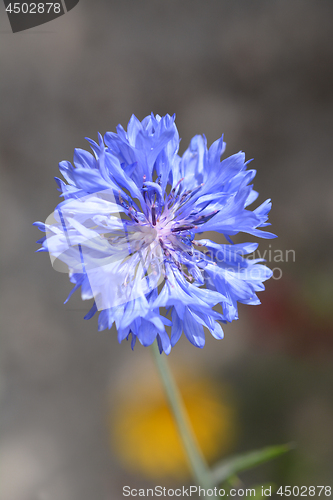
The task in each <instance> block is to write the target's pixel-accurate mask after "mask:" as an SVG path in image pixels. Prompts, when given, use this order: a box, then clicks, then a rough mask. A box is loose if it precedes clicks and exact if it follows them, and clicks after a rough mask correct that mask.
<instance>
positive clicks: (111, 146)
mask: <svg viewBox="0 0 333 500" xmlns="http://www.w3.org/2000/svg"><path fill="white" fill-rule="evenodd" d="M174 119H175V117H174V116H172V117H171V116H169V115H166V116H164V117H160V116H158V115H157V116H154V115H151V116H147V117H146V118H145V119H144V120H143V121H142V122H140V121H139V120H138V119H137V118H136V117H135V116H134V115H133V116H132V118H131V119H130V121H129V123H128V127H127V132H126V131H125V130H124V129H123V127H122V126H121V125H118V127H117V133H113V132H107V133H106V134H105V136H104V138H103V137H102V136H101V135H99V143H98V144H97V143H96V142H94V141H92V140H91V139H88V141H89V143H90V145H91V149H92V151H93V154H91V153H88V152H87V151H84V150H82V149H76V150H75V153H74V166H73V165H72V164H71V163H70V162H68V161H63V162H61V163H60V164H59V168H60V172H61V174H62V175H63V177H64V179H65V180H66V181H67V183H65V182H64V181H62V180H61V179H58V178H56V181H57V184H58V186H59V190H60V192H61V196H62V197H63V198H64V200H63V201H62V202H61V203H59V205H58V206H57V207H56V209H55V211H54V213H53V214H52V216H50V218H49V219H48V220H47V221H46V224H42V223H40V222H37V223H35V224H36V225H37V226H38V227H39V229H41V230H42V231H45V232H46V236H45V237H44V238H42V239H41V240H39V243H41V244H42V247H41V248H40V250H41V251H43V250H44V251H48V252H49V253H50V255H51V258H52V259H53V260H54V259H57V260H58V261H61V262H63V263H65V264H66V265H67V267H68V272H69V276H70V280H71V282H72V283H74V285H75V286H74V289H73V290H72V292H71V294H72V293H73V292H74V291H75V290H76V289H78V288H80V287H81V295H82V299H83V300H85V299H94V304H93V307H92V309H91V311H90V312H89V313H88V314H87V315H86V317H85V318H86V319H89V318H91V317H92V316H93V315H94V314H95V312H96V311H97V310H98V311H100V313H99V320H98V325H99V330H104V329H105V328H111V326H112V324H113V323H114V322H115V323H116V326H117V331H118V339H119V341H122V340H123V339H125V338H127V339H128V338H129V336H130V334H131V335H132V347H133V346H134V344H135V341H136V339H137V338H138V339H139V341H140V342H141V344H143V345H145V346H146V345H150V344H152V342H153V341H154V340H155V339H156V338H157V341H158V344H159V347H160V351H161V352H162V351H165V352H166V353H167V354H168V353H169V352H170V350H171V346H174V345H175V344H176V342H177V341H178V340H179V338H180V336H181V334H182V332H184V333H185V335H186V337H187V338H188V339H189V340H190V342H191V343H192V344H194V345H195V346H197V347H203V346H204V343H205V337H204V327H206V328H207V329H208V330H210V332H211V334H212V335H213V336H214V337H215V338H217V339H221V338H223V331H222V328H221V325H220V322H222V323H226V322H227V321H229V322H230V321H232V320H234V319H237V317H238V312H237V303H238V302H241V303H244V304H259V303H260V302H259V300H258V298H257V296H256V292H258V291H261V290H263V289H264V285H263V281H265V280H266V279H268V278H270V277H271V275H272V272H271V271H270V270H269V269H268V268H267V267H266V266H265V265H263V264H260V261H262V260H263V259H256V260H253V259H246V258H245V257H244V255H246V254H249V253H252V252H254V251H255V250H256V248H257V246H258V245H257V244H256V243H242V244H233V242H232V240H231V237H232V236H234V235H236V234H237V233H239V232H245V233H248V234H250V235H253V236H260V237H263V238H274V237H275V235H274V234H272V233H269V232H266V231H263V230H262V229H261V228H263V227H265V226H267V225H269V224H268V223H267V219H268V212H269V210H270V208H271V203H270V200H267V201H265V202H264V203H263V204H262V205H260V206H259V207H258V208H256V209H255V210H253V211H251V210H249V209H248V208H247V207H248V206H249V205H250V204H251V203H253V202H254V201H255V200H256V198H257V196H258V193H257V192H256V191H254V190H253V186H252V185H251V184H249V183H250V182H251V181H252V179H253V178H254V176H255V174H256V172H255V170H247V164H248V162H245V155H244V153H242V152H239V153H237V154H234V155H232V156H230V157H229V158H226V159H224V160H222V161H221V156H222V154H223V152H224V150H225V143H224V142H223V138H221V139H219V140H217V141H216V142H214V143H213V144H212V146H211V147H210V148H209V150H208V149H207V145H206V139H205V137H204V136H200V135H197V136H195V137H193V139H192V140H191V143H190V146H189V148H188V149H187V150H186V151H185V153H184V154H183V156H182V157H180V156H179V155H178V146H179V135H178V131H177V128H176V125H175V123H174ZM206 231H214V232H216V233H220V234H221V235H222V237H225V240H226V243H225V244H222V243H216V242H215V241H211V240H210V239H197V237H198V235H200V234H201V233H203V232H206ZM71 294H70V295H71ZM68 298H69V297H68ZM67 300H68V299H67ZM216 306H218V307H216ZM164 308H166V311H165V310H164ZM218 309H219V310H218ZM163 312H164V313H163ZM167 316H169V317H167ZM166 325H169V326H171V338H170V337H169V335H168V333H167V331H166V329H165V326H166Z"/></svg>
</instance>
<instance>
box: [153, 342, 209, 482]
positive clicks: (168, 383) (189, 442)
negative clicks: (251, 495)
mask: <svg viewBox="0 0 333 500" xmlns="http://www.w3.org/2000/svg"><path fill="white" fill-rule="evenodd" d="M152 352H153V355H154V360H155V363H156V366H157V369H158V371H159V374H160V376H161V380H162V383H163V386H164V390H165V393H166V395H167V398H168V402H169V405H170V408H171V410H172V413H173V416H174V419H175V421H176V424H177V427H178V431H179V434H180V437H181V440H182V443H183V446H184V449H185V452H186V456H187V459H188V462H189V465H190V468H191V471H192V474H193V478H194V479H195V480H196V482H197V484H198V485H199V486H201V487H202V488H206V489H207V488H211V487H212V483H211V474H210V470H209V468H208V465H207V463H206V461H205V458H204V456H203V455H202V453H201V450H200V448H199V446H198V443H197V440H196V438H195V436H194V434H193V431H192V426H191V423H190V421H189V418H188V415H187V412H186V409H185V406H184V402H183V400H182V397H181V395H180V392H179V389H178V387H177V385H176V383H175V380H174V378H173V375H172V373H171V371H170V369H169V366H168V362H167V358H166V356H165V355H164V353H163V354H160V352H159V348H158V345H157V341H156V342H154V343H153V344H152Z"/></svg>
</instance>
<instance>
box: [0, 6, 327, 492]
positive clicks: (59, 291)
mask: <svg viewBox="0 0 333 500" xmlns="http://www.w3.org/2000/svg"><path fill="white" fill-rule="evenodd" d="M0 10H1V20H0V40H1V44H0V58H1V62H0V65H1V81H0V88H1V103H2V104H1V134H0V136H1V152H0V155H1V157H0V158H1V160H0V161H1V174H2V175H1V179H2V180H1V201H2V225H3V229H2V273H1V276H2V279H1V284H2V298H1V307H2V328H1V337H2V340H1V346H2V349H1V352H2V354H1V379H0V398H1V457H0V461H1V466H0V475H1V482H0V498H1V500H67V499H68V500H91V499H98V500H100V499H101V500H104V499H105V500H106V499H111V498H112V499H118V498H119V499H120V498H122V487H123V485H125V484H130V485H132V487H139V486H140V485H141V486H142V485H146V486H147V485H150V486H151V485H152V484H154V483H152V482H151V481H149V480H148V479H145V478H144V477H141V476H140V475H133V473H131V472H128V471H127V470H126V469H125V468H124V467H123V465H122V464H121V463H120V462H119V460H118V458H117V456H116V454H115V452H114V450H113V448H112V446H110V445H109V440H110V439H109V436H108V429H107V425H106V415H107V414H108V412H109V411H111V412H112V406H113V405H116V404H117V403H116V401H117V399H116V398H117V394H118V393H119V392H122V393H125V394H126V384H127V385H128V384H130V383H131V380H132V379H135V378H136V377H137V374H138V373H140V372H141V371H142V370H145V369H147V367H149V366H150V364H151V360H150V354H149V352H147V349H144V348H142V347H141V346H137V347H136V348H135V351H134V352H132V351H131V350H130V345H129V344H127V343H126V342H124V343H123V344H122V345H118V342H117V339H116V332H115V330H114V329H112V330H111V331H106V332H102V333H98V332H97V326H96V319H93V320H90V321H89V322H87V321H84V320H83V316H84V314H85V311H86V310H87V309H88V308H89V305H86V304H85V303H83V302H81V300H80V298H79V296H78V297H73V298H72V299H71V302H70V303H69V304H67V305H66V306H64V305H63V301H64V300H65V298H66V297H67V294H68V293H69V291H70V289H71V284H70V283H69V281H68V278H67V276H66V275H64V274H60V273H57V272H55V271H54V270H53V269H52V267H51V265H50V261H49V257H48V255H47V254H35V253H34V251H35V249H36V248H37V246H36V244H35V240H37V239H38V238H39V237H40V236H41V233H40V232H39V231H38V230H37V229H36V228H34V227H32V223H33V222H34V221H36V220H45V219H46V217H47V216H48V215H49V214H50V213H51V212H52V211H53V209H54V207H55V205H56V204H57V203H58V200H59V198H58V192H57V190H56V184H55V182H54V180H53V177H54V176H58V175H59V174H58V168H57V164H58V162H59V161H60V160H63V159H68V160H71V159H72V155H73V150H74V147H81V148H86V149H88V144H87V143H86V141H85V140H84V137H91V138H93V139H96V136H97V131H99V132H101V133H105V132H106V131H110V130H111V131H114V130H115V127H116V125H117V124H118V123H121V124H122V125H123V126H125V127H126V124H127V122H128V120H129V118H130V116H131V114H132V113H134V114H135V115H136V116H137V117H138V118H140V119H143V118H144V117H145V116H146V115H148V114H150V113H151V112H154V113H159V114H161V115H162V114H165V113H170V114H173V113H176V115H177V118H176V124H177V126H178V130H179V133H180V136H181V137H182V141H181V145H180V151H181V153H182V152H183V151H184V150H185V148H186V147H187V145H188V143H189V140H190V138H191V137H192V136H193V135H194V134H198V133H204V134H205V135H206V137H207V140H208V143H209V144H211V143H212V142H213V141H214V140H216V139H217V138H218V137H220V136H221V134H222V133H224V137H225V140H226V142H227V154H232V153H235V152H237V151H239V150H240V149H241V150H243V151H245V153H246V156H247V158H248V159H250V158H254V162H253V163H252V164H251V166H252V167H253V168H256V169H257V170H258V174H257V178H256V179H255V189H257V190H259V192H260V198H259V202H262V201H264V200H265V199H266V198H268V197H271V198H272V200H273V209H272V213H271V217H270V221H271V222H272V224H273V231H274V232H275V233H276V234H278V236H279V238H278V240H273V241H271V242H262V245H261V247H260V249H265V248H266V249H269V248H271V249H273V250H274V249H281V250H282V251H283V252H285V250H286V249H294V250H295V255H296V257H295V262H290V260H289V262H282V263H279V264H278V265H279V266H280V267H281V269H282V271H283V276H282V279H280V280H271V281H270V283H269V284H268V285H267V291H266V292H264V293H263V294H261V296H260V298H261V299H262V302H263V304H262V306H260V307H257V308H250V307H245V306H244V307H242V308H241V309H240V319H239V320H238V321H237V322H236V323H235V324H232V325H229V326H227V327H226V328H225V333H226V338H225V339H224V340H223V341H219V342H218V341H216V340H214V339H212V338H208V336H207V345H206V347H205V348H204V350H203V351H201V350H198V349H196V348H194V347H193V346H191V345H190V344H189V343H188V342H187V341H184V340H182V341H181V342H180V343H179V344H178V345H177V346H176V348H175V349H174V351H173V352H172V353H171V355H170V362H171V363H172V364H174V366H177V365H179V364H184V365H186V366H188V367H190V368H191V367H195V368H196V369H197V367H199V366H200V367H201V370H202V371H203V372H204V373H206V374H209V376H211V377H214V378H215V379H217V380H222V381H227V383H228V384H229V385H230V387H232V390H233V392H234V395H235V399H236V400H237V401H238V403H237V408H238V410H237V411H238V420H239V423H240V425H239V428H240V431H239V439H238V443H237V444H235V446H234V449H233V452H235V453H236V452H239V451H243V450H248V449H251V448H258V447H260V446H265V445H269V444H278V443H283V442H288V441H294V442H296V443H297V448H296V450H295V451H293V452H292V453H290V454H289V456H288V457H286V458H284V459H280V460H279V461H276V462H274V463H272V464H271V465H269V466H266V467H263V468H260V469H258V470H255V471H253V472H252V473H250V474H247V475H246V476H244V478H243V480H244V484H246V485H247V486H249V485H251V484H253V483H254V482H256V483H259V484H264V483H265V482H269V481H275V482H276V483H277V484H289V485H297V484H298V485H303V484H308V485H309V484H315V485H316V484H321V485H322V484H325V485H332V483H333V476H332V471H333V467H332V465H333V426H332V421H333V400H332V393H333V392H332V390H333V370H332V354H333V345H332V344H333V342H332V335H333V333H332V330H333V328H332V324H333V319H332V299H333V290H332V283H333V263H332V243H333V238H332V234H333V233H332V229H333V166H332V133H333V118H332V111H333V17H332V16H333V3H332V2H331V1H325V0H323V1H320V2H314V1H309V0H293V1H292V2H290V1H286V0H280V1H275V0H272V1H267V0H265V1H259V0H251V1H249V0H243V1H241V0H234V1H232V2H227V1H223V0H220V1H217V0H215V1H212V0H208V1H205V2H204V1H194V0H183V1H176V0H168V1H166V0H164V1H162V0H157V1H156V0H155V1H152V0H141V1H140V2H135V1H128V0H125V1H121V2H114V1H111V0H108V1H100V2H88V1H86V0H81V1H80V2H79V4H78V5H77V6H76V7H75V8H74V9H73V10H72V11H70V12H69V13H68V14H66V15H65V16H63V17H61V18H59V19H57V20H55V21H52V22H51V23H48V24H45V25H43V26H40V27H38V28H33V29H31V30H28V31H26V32H21V33H17V34H12V33H11V31H10V26H9V22H8V19H7V18H6V13H5V9H4V5H3V4H1V5H0ZM245 238H246V239H247V240H251V238H248V237H244V240H245ZM269 245H271V247H269ZM269 265H270V266H271V267H275V265H276V264H274V262H273V263H271V262H269ZM265 294H267V295H265ZM249 309H251V310H249ZM252 309H255V310H252ZM190 368H189V369H190ZM110 408H111V409H110ZM184 481H185V480H184ZM187 482H188V480H187ZM159 483H160V484H162V485H163V480H161V481H160V482H159ZM174 484H176V483H174ZM184 484H185V483H184Z"/></svg>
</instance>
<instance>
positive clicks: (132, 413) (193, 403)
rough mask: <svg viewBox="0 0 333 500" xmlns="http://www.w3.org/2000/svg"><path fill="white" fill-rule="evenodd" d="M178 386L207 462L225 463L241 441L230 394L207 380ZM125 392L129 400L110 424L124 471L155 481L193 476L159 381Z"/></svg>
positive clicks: (114, 413) (184, 379) (185, 379)
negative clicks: (236, 441) (224, 458)
mask: <svg viewBox="0 0 333 500" xmlns="http://www.w3.org/2000/svg"><path fill="white" fill-rule="evenodd" d="M177 383H178V386H179V388H180V391H181V393H182V396H183V399H184V403H185V406H186V409H187V412H188V415H189V419H190V421H191V424H192V428H193V431H194V433H195V436H196V438H197V440H198V443H199V446H200V448H201V450H202V452H203V454H204V456H205V457H206V459H207V460H208V461H211V460H214V459H218V458H220V457H221V456H222V455H224V454H225V453H227V452H228V451H229V450H230V448H231V447H232V445H233V444H234V442H235V437H236V425H235V409H234V407H233V405H232V404H231V403H230V402H229V401H230V400H229V397H228V396H227V394H228V392H229V391H227V390H226V388H225V387H223V386H222V387H221V386H220V385H217V384H216V382H215V381H214V380H210V379H207V378H204V379H193V377H192V379H190V378H189V377H186V376H181V377H177ZM124 392H126V399H121V400H119V401H113V405H114V406H113V410H112V412H111V415H110V419H109V428H110V436H111V446H112V449H113V450H115V452H116V454H117V456H118V457H119V459H120V461H121V463H122V465H123V466H124V467H125V468H126V469H128V470H129V471H130V472H134V473H137V474H141V475H145V476H146V477H149V478H151V479H157V478H167V477H169V478H179V479H180V478H183V477H185V476H188V475H189V474H190V471H189V468H188V465H187V461H186V457H185V453H184V451H183V447H182V443H181V440H180V438H179V436H178V431H177V428H176V426H175V423H174V420H173V417H172V414H171V412H170V410H169V407H168V404H167V401H166V398H165V396H164V393H163V390H162V387H161V386H160V385H158V381H157V380H155V379H154V378H153V379H152V380H150V381H149V382H147V380H145V381H141V382H140V381H137V382H136V383H134V384H133V383H132V384H131V388H130V389H129V391H124ZM124 392H123V394H124Z"/></svg>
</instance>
